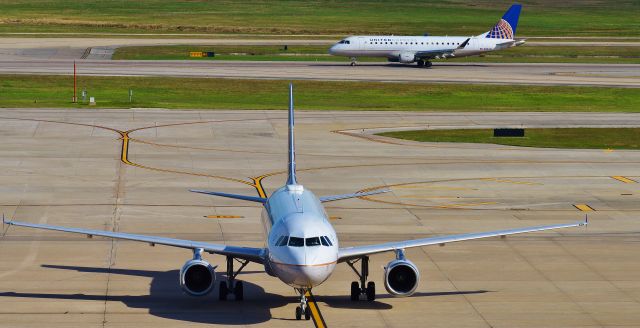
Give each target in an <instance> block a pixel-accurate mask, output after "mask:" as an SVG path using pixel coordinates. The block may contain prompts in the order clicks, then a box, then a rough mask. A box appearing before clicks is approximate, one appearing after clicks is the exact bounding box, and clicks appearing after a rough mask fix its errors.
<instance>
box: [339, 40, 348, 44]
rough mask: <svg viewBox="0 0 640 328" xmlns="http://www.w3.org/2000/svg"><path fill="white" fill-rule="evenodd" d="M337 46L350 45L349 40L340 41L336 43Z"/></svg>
mask: <svg viewBox="0 0 640 328" xmlns="http://www.w3.org/2000/svg"><path fill="white" fill-rule="evenodd" d="M338 43H339V44H351V41H349V40H341V41H340V42H338Z"/></svg>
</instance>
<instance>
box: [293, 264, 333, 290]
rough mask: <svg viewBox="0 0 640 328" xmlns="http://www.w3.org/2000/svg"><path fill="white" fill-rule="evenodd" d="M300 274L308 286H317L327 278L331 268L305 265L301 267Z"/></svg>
mask: <svg viewBox="0 0 640 328" xmlns="http://www.w3.org/2000/svg"><path fill="white" fill-rule="evenodd" d="M299 270H300V274H301V275H302V276H303V277H304V279H303V280H304V281H305V282H306V284H307V285H308V286H317V285H320V284H321V283H323V282H324V281H325V280H327V278H329V274H330V273H331V270H330V268H329V267H327V266H305V267H301V268H300V269H299Z"/></svg>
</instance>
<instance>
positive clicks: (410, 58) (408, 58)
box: [398, 52, 416, 64]
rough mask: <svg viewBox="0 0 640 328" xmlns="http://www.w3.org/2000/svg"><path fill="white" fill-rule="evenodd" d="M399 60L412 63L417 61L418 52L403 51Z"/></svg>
mask: <svg viewBox="0 0 640 328" xmlns="http://www.w3.org/2000/svg"><path fill="white" fill-rule="evenodd" d="M398 61H399V62H401V63H404V64H411V63H413V62H415V61H416V54H414V53H413V52H401V53H400V55H399V56H398Z"/></svg>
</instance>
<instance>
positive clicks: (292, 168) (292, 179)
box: [287, 83, 298, 185]
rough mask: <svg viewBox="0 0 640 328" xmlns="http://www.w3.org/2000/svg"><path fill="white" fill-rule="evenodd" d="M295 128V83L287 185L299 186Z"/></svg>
mask: <svg viewBox="0 0 640 328" xmlns="http://www.w3.org/2000/svg"><path fill="white" fill-rule="evenodd" d="M293 126H294V121H293V83H289V177H288V179H287V185H297V184H298V181H297V180H296V146H295V138H294V133H293Z"/></svg>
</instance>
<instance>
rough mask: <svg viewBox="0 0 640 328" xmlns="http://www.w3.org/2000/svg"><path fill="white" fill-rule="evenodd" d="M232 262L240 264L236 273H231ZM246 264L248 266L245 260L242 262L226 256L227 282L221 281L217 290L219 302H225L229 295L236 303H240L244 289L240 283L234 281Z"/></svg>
mask: <svg viewBox="0 0 640 328" xmlns="http://www.w3.org/2000/svg"><path fill="white" fill-rule="evenodd" d="M234 260H235V261H238V262H239V263H240V268H239V269H238V271H236V272H233V261H234ZM247 264H249V261H247V260H244V261H243V260H238V259H234V258H233V257H231V256H227V281H221V282H220V289H218V291H219V299H220V300H221V301H226V300H227V296H228V295H229V294H233V296H234V297H235V300H236V301H242V300H243V299H244V288H243V286H242V281H236V276H238V274H239V273H240V271H242V269H244V267H246V266H247ZM227 282H228V285H227Z"/></svg>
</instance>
